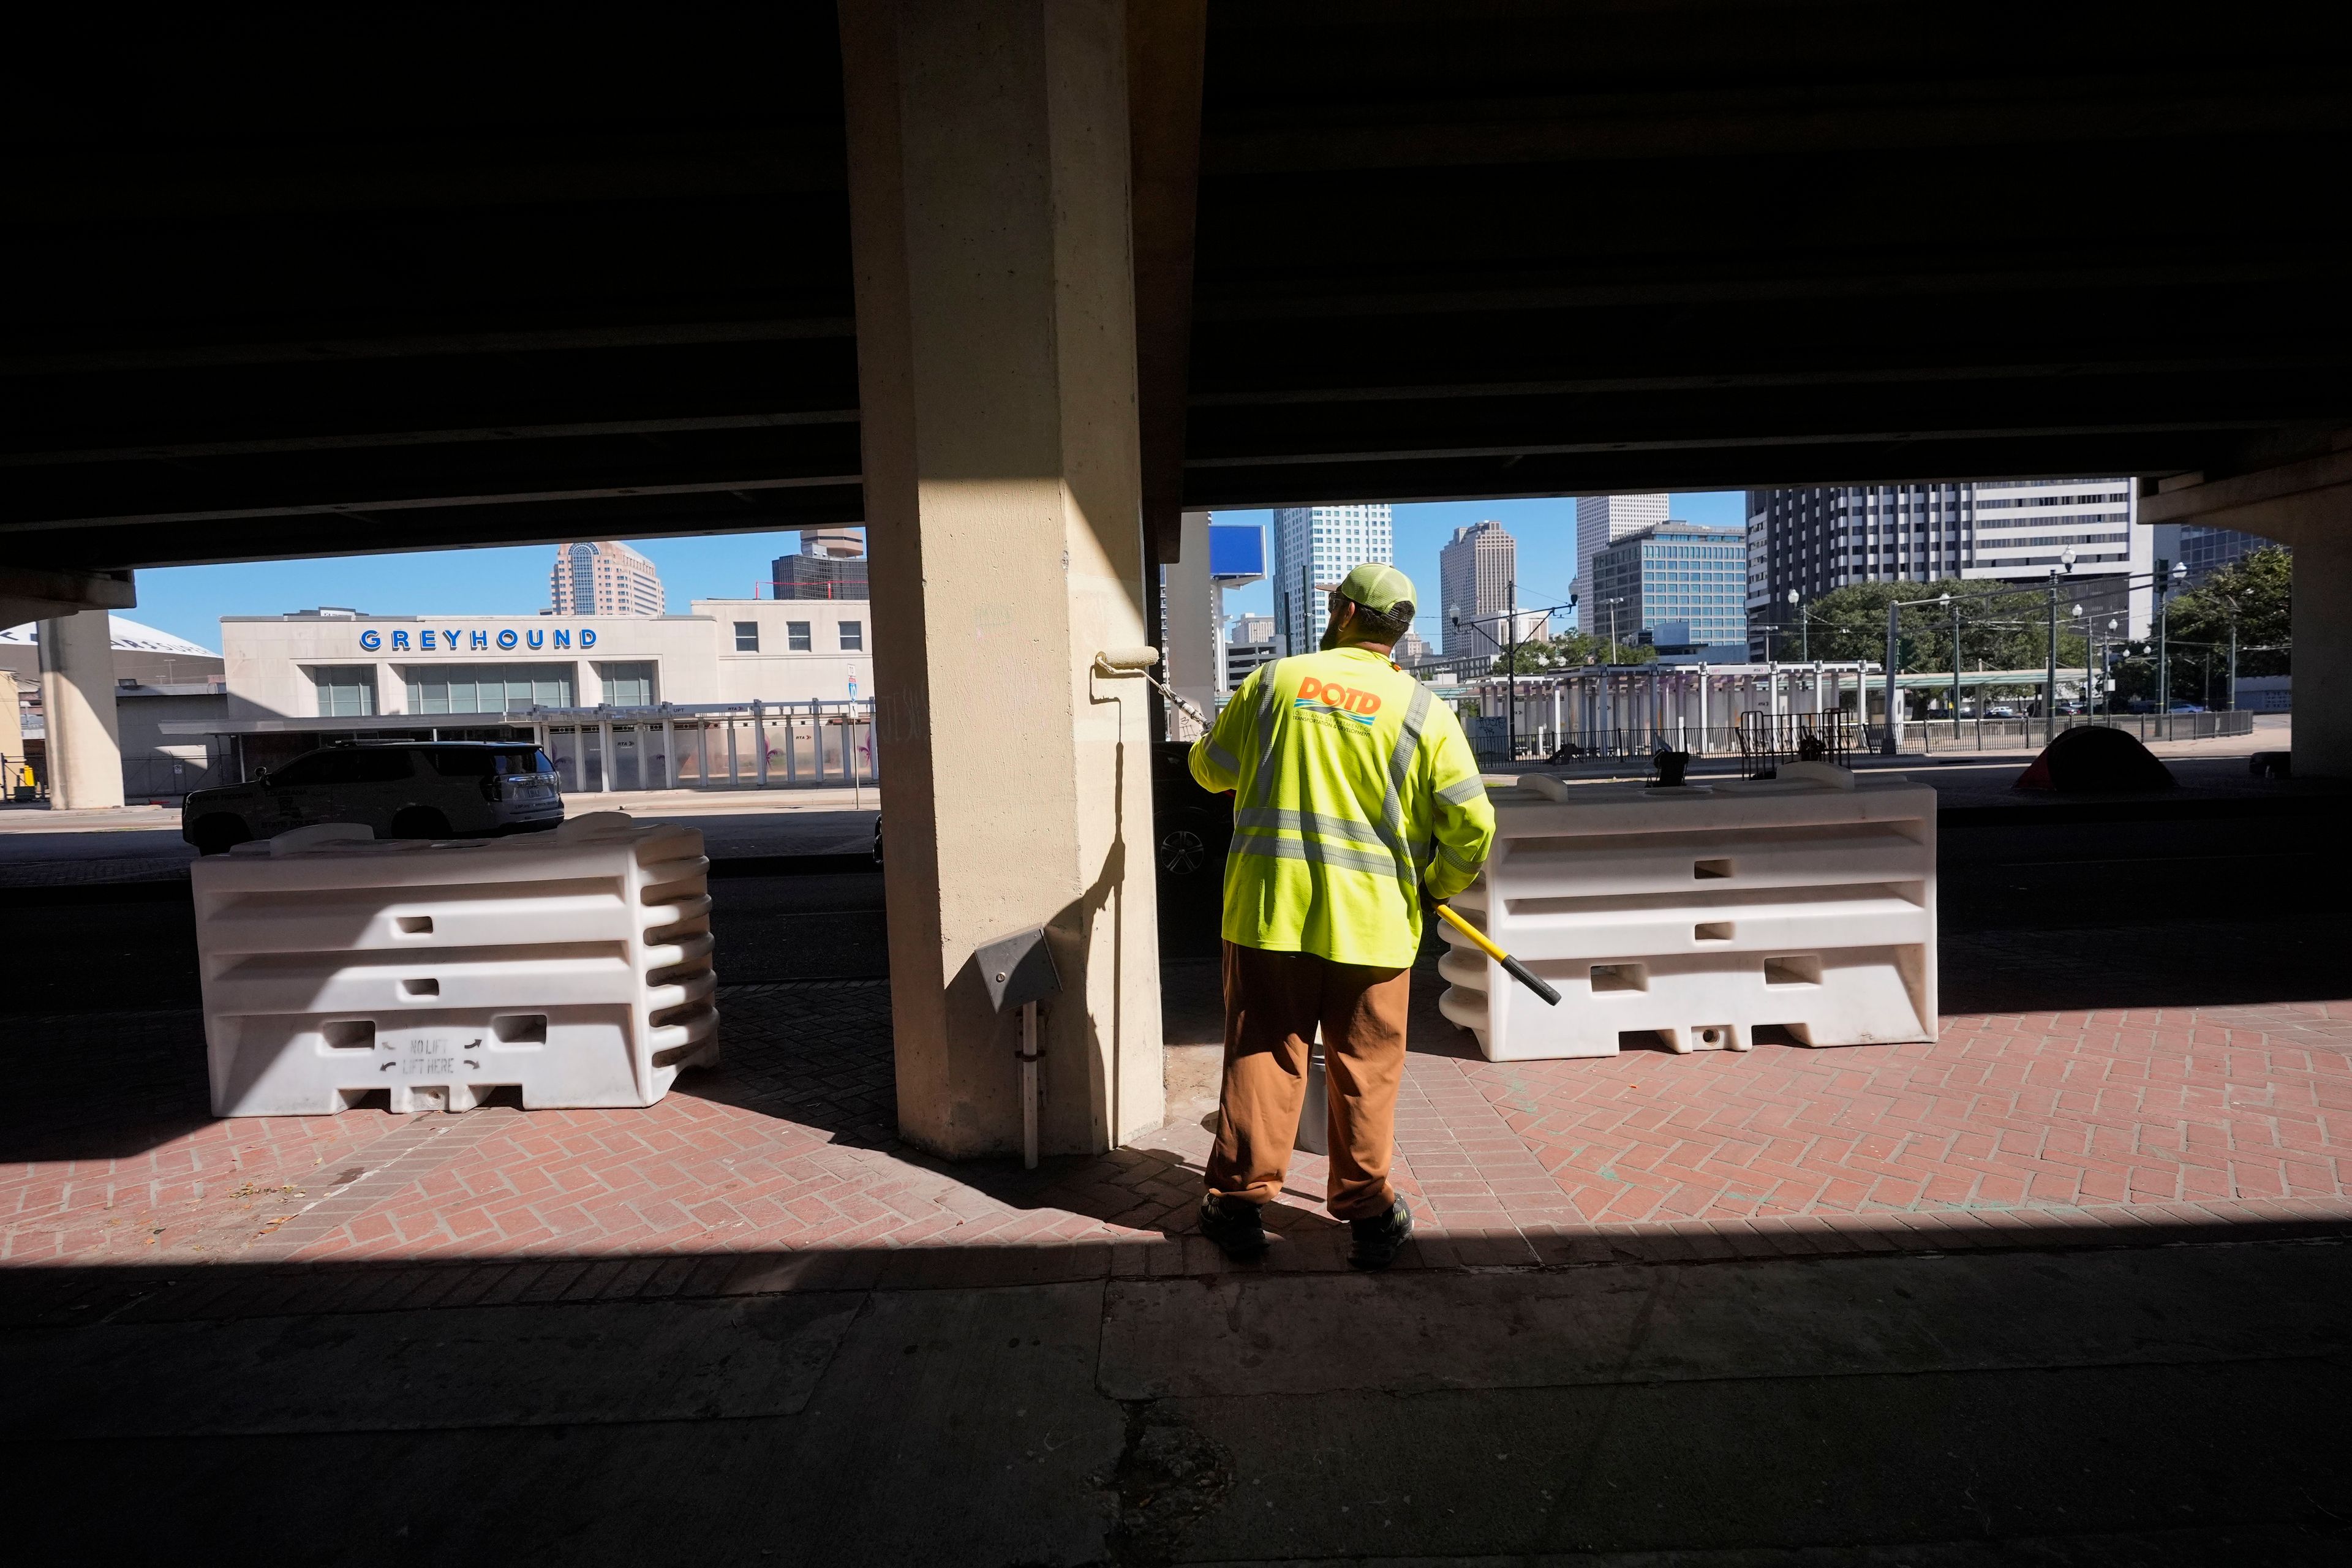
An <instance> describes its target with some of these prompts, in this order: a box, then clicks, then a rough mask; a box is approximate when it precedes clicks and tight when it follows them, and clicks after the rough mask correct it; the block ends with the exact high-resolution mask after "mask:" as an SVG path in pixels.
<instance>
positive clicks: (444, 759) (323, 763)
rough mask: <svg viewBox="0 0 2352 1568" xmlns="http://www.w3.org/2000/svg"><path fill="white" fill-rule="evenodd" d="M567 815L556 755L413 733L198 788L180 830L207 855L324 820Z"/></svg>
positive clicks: (447, 831)
mask: <svg viewBox="0 0 2352 1568" xmlns="http://www.w3.org/2000/svg"><path fill="white" fill-rule="evenodd" d="M562 820H563V790H562V785H561V784H559V783H558V782H557V780H556V776H555V764H554V763H551V762H549V761H548V760H547V753H546V752H542V751H541V750H539V748H538V747H536V746H532V745H530V744H528V743H525V744H516V743H514V742H504V741H432V742H425V741H414V742H377V743H369V744H362V745H353V744H352V743H350V742H345V743H343V744H341V745H335V746H329V747H326V748H324V749H323V750H320V751H316V752H306V753H305V754H303V755H301V756H299V757H297V758H295V759H294V760H293V761H292V762H290V763H287V764H286V765H285V766H284V767H282V768H279V769H278V771H277V772H276V773H270V772H268V771H267V770H264V771H263V772H262V773H260V774H259V775H258V776H257V777H256V778H255V779H253V780H252V781H251V782H250V783H247V784H230V785H228V786H227V787H226V788H223V789H200V790H196V791H194V792H193V793H192V794H190V795H189V796H188V798H187V801H186V803H185V804H184V805H182V806H181V808H180V837H183V838H184V839H186V840H187V841H188V842H189V843H191V844H193V845H194V846H195V847H196V852H197V853H198V854H200V855H217V854H220V853H221V852H222V851H223V850H225V849H227V848H230V847H233V846H235V845H238V844H242V843H244V842H245V841H246V840H247V839H249V838H270V837H276V836H277V835H278V834H280V833H284V832H287V831H289V829H292V828H297V827H307V826H310V825H311V824H312V823H317V822H358V823H364V824H366V825H367V826H370V827H372V828H373V829H374V830H375V833H376V837H379V838H449V837H465V838H475V837H489V836H491V835H494V834H501V833H528V832H530V831H532V830H533V829H536V828H542V827H553V826H555V825H556V824H557V823H559V822H562Z"/></svg>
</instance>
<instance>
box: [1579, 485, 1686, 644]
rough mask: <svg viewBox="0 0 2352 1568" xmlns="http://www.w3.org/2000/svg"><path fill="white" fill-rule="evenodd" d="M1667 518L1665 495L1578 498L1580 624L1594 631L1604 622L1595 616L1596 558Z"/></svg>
mask: <svg viewBox="0 0 2352 1568" xmlns="http://www.w3.org/2000/svg"><path fill="white" fill-rule="evenodd" d="M1664 521H1666V498H1665V497H1664V496H1662V495H1636V496H1579V497H1577V498H1576V581H1575V582H1574V583H1573V584H1570V588H1571V591H1572V592H1574V594H1575V595H1576V605H1577V610H1576V614H1577V626H1578V628H1579V629H1580V630H1582V631H1586V632H1590V631H1591V630H1592V629H1593V628H1594V627H1596V626H1599V625H1600V624H1601V623H1600V622H1599V621H1597V620H1595V619H1594V618H1593V614H1592V609H1591V605H1592V558H1593V557H1594V556H1595V555H1598V554H1600V553H1601V552H1602V551H1604V550H1606V549H1608V548H1609V547H1610V546H1611V545H1612V544H1614V543H1616V542H1618V541H1619V540H1621V539H1623V538H1626V537H1627V536H1629V535H1631V534H1635V533H1639V532H1640V531H1642V530H1643V529H1645V528H1655V527H1656V526H1657V525H1658V524H1660V523H1662V522H1664Z"/></svg>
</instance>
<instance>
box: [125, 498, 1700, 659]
mask: <svg viewBox="0 0 2352 1568" xmlns="http://www.w3.org/2000/svg"><path fill="white" fill-rule="evenodd" d="M1743 510H1744V501H1743V497H1742V493H1741V492H1740V491H1738V490H1722V491H1716V492H1713V493H1708V494H1696V495H1677V496H1675V498H1674V504H1673V507H1672V511H1673V515H1675V517H1678V518H1685V519H1687V520H1688V521H1692V522H1705V523H1714V524H1717V525H1720V526H1725V527H1731V528H1737V527H1738V526H1739V525H1740V523H1741V521H1742V511H1743ZM1216 516H1217V521H1220V522H1256V523H1260V524H1265V523H1269V522H1271V521H1273V519H1272V514H1271V513H1268V512H1263V511H1221V512H1219V513H1217V514H1216ZM1486 518H1492V519H1494V520H1495V521H1497V522H1500V523H1501V524H1502V525H1503V526H1504V527H1505V528H1507V529H1508V530H1510V531H1511V532H1512V534H1513V535H1515V536H1516V537H1517V540H1518V542H1519V603H1521V604H1522V605H1530V606H1533V605H1551V604H1558V603H1559V602H1560V601H1562V600H1564V599H1566V598H1567V597H1568V584H1569V579H1570V578H1571V577H1573V576H1575V575H1576V502H1575V501H1574V500H1568V499H1564V498H1563V499H1559V500H1487V501H1426V502H1417V503H1414V504H1412V505H1405V506H1399V507H1398V508H1397V509H1396V563H1397V565H1399V566H1400V567H1402V568H1403V570H1404V573H1405V575H1407V576H1409V577H1411V578H1412V580H1413V584H1414V585H1415V586H1416V587H1417V588H1419V589H1420V591H1421V594H1422V597H1423V602H1425V603H1434V602H1435V595H1436V592H1437V552H1438V549H1439V547H1440V546H1442V545H1443V544H1444V542H1446V540H1448V539H1449V538H1451V537H1453V533H1454V530H1455V529H1456V528H1460V527H1462V526H1464V525H1465V524H1467V523H1473V522H1477V521H1481V520H1483V519H1486ZM630 543H631V544H632V545H633V546H634V547H635V549H637V550H639V551H642V552H644V553H645V554H646V555H647V556H649V557H651V558H652V560H653V563H654V564H655V565H656V566H657V567H659V568H660V569H661V577H662V584H663V586H664V587H665V588H667V591H668V595H669V603H670V605H671V607H672V608H674V609H677V610H680V611H683V610H684V609H685V608H686V606H687V604H688V601H689V600H693V599H707V598H728V599H740V598H744V597H748V596H749V595H751V591H752V585H753V584H756V583H764V582H766V581H767V580H768V574H769V566H768V563H769V562H770V561H772V560H773V559H774V558H775V557H776V556H778V555H783V554H788V553H790V552H792V551H793V550H795V549H797V548H798V544H799V536H798V535H796V534H792V533H729V534H717V535H712V536H710V537H707V538H698V539H647V540H632V541H630ZM554 561H555V551H554V549H553V547H552V546H550V545H544V544H534V545H529V546H522V547H518V548H514V549H500V550H436V551H424V552H417V553H415V554H409V555H343V556H333V557H330V558H327V559H323V560H312V561H265V562H253V563H243V564H238V565H231V566H173V567H163V568H160V569H157V570H155V571H150V572H142V573H140V574H139V605H138V607H137V608H136V609H133V610H131V612H130V615H131V618H132V619H133V620H137V621H143V622H145V623H146V624H147V625H149V626H155V627H157V628H159V629H161V630H163V631H167V632H173V633H175V634H177V635H178V636H180V637H186V638H188V639H189V640H190V641H192V642H197V643H201V644H203V645H204V646H205V647H208V648H212V649H215V651H217V650H218V649H219V647H220V618H221V617H222V616H275V615H283V614H285V613H286V612H287V611H289V610H308V609H313V608H316V607H317V606H319V605H349V606H351V607H352V608H353V609H357V610H363V611H366V612H368V613H369V614H372V615H387V616H397V615H415V614H419V613H423V614H437V615H453V616H462V615H485V616H496V615H529V614H532V613H535V612H537V611H538V610H540V609H541V608H542V607H543V606H545V605H546V604H547V574H548V568H549V567H550V566H551V565H552V564H553V563H554ZM1225 607H1226V609H1227V610H1228V611H1230V612H1232V613H1233V614H1235V615H1240V614H1244V613H1246V612H1250V611H1257V612H1261V613H1263V612H1266V611H1269V610H1271V609H1272V607H1273V595H1272V592H1271V590H1270V589H1268V587H1267V586H1266V585H1265V584H1263V583H1260V584H1253V585H1252V586H1250V587H1247V588H1244V589H1241V590H1239V591H1237V592H1234V593H1230V594H1227V595H1225ZM1433 613H1434V612H1433ZM1422 635H1423V636H1424V637H1428V638H1429V639H1430V640H1431V641H1432V642H1436V641H1437V640H1439V639H1438V638H1437V637H1436V635H1435V631H1434V626H1433V624H1432V625H1424V626H1423V627H1422Z"/></svg>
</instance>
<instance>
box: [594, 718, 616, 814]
mask: <svg viewBox="0 0 2352 1568" xmlns="http://www.w3.org/2000/svg"><path fill="white" fill-rule="evenodd" d="M596 755H597V758H598V765H599V766H600V767H602V768H603V769H604V780H603V783H604V793H605V794H607V795H610V794H611V793H612V792H613V791H614V790H616V789H619V788H620V787H621V781H620V778H619V777H618V775H616V774H615V773H614V771H613V721H611V720H610V719H606V720H603V721H599V722H598V724H597V725H596Z"/></svg>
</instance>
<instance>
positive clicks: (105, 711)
mask: <svg viewBox="0 0 2352 1568" xmlns="http://www.w3.org/2000/svg"><path fill="white" fill-rule="evenodd" d="M39 636H40V644H41V710H42V720H43V722H44V723H45V724H46V725H47V730H46V731H45V733H44V738H43V740H42V742H41V752H42V755H43V758H44V766H45V771H46V772H47V774H48V780H49V804H50V805H52V806H54V807H55V808H57V809H58V810H60V811H79V810H83V809H87V808H89V807H92V806H115V805H121V804H122V739H121V732H120V731H118V729H117V728H116V725H115V718H114V629H113V624H112V622H111V621H110V618H109V617H108V615H107V613H106V612H105V611H104V610H84V611H83V612H82V613H81V614H79V615H77V616H58V618H57V619H55V620H48V621H43V622H42V623H41V629H40V634H39Z"/></svg>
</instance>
